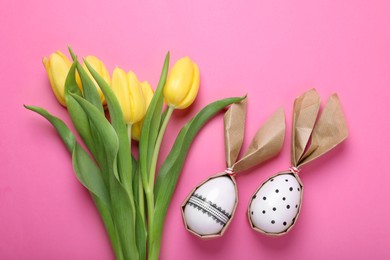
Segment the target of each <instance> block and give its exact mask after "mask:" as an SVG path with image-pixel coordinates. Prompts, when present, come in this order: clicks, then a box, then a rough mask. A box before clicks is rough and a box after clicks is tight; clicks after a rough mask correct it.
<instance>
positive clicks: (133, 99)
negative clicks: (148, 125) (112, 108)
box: [111, 68, 146, 125]
mask: <svg viewBox="0 0 390 260" xmlns="http://www.w3.org/2000/svg"><path fill="white" fill-rule="evenodd" d="M111 88H112V90H113V91H114V93H115V95H116V97H117V99H118V101H119V105H120V107H121V108H122V112H123V117H124V120H125V122H126V123H127V124H128V125H133V124H135V123H137V122H140V121H141V120H142V119H143V118H144V116H145V114H146V104H145V98H144V95H143V93H142V88H141V84H140V82H139V81H138V79H137V76H136V75H135V74H134V73H133V72H131V71H130V72H129V73H127V74H126V72H125V71H124V70H122V69H120V68H115V69H114V72H113V73H112V84H111Z"/></svg>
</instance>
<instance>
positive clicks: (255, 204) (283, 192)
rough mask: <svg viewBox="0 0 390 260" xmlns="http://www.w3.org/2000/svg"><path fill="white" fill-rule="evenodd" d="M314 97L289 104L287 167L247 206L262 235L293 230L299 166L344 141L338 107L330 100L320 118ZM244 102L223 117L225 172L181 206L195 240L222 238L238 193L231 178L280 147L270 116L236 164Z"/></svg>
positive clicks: (276, 118) (279, 121)
mask: <svg viewBox="0 0 390 260" xmlns="http://www.w3.org/2000/svg"><path fill="white" fill-rule="evenodd" d="M319 109H320V97H319V95H318V93H317V92H316V91H315V90H314V89H312V90H309V91H308V92H306V93H304V94H303V95H302V96H300V97H298V98H297V99H296V100H295V103H294V113H293V129H292V146H291V162H292V166H291V167H290V168H289V170H288V171H284V172H280V173H278V174H276V175H274V176H272V177H270V178H269V179H268V180H267V181H265V182H264V183H263V184H261V185H260V187H259V188H258V189H257V191H256V192H255V194H254V195H253V196H252V199H251V201H250V203H249V206H248V219H249V223H250V225H251V227H252V228H253V229H254V230H255V231H258V232H261V233H264V234H267V235H282V234H285V233H287V232H288V231H289V230H291V228H292V227H293V226H294V224H295V222H296V219H297V217H298V215H299V212H300V208H301V203H302V196H303V184H302V182H301V180H300V178H299V176H298V173H299V171H300V167H301V166H302V165H305V164H307V163H309V162H311V161H313V160H314V159H316V158H318V157H320V156H321V155H323V154H325V153H327V152H328V151H330V150H331V149H333V148H334V147H335V146H337V145H338V144H340V143H341V142H342V141H343V140H345V139H346V137H347V136H348V128H347V124H346V121H345V117H344V114H343V112H342V109H341V104H340V101H339V99H338V96H337V95H336V94H334V95H332V96H331V97H330V99H329V101H328V103H327V104H326V106H325V108H324V110H323V112H322V114H321V116H320V117H319V119H318V120H317V117H318V114H319ZM245 114H246V101H245V100H244V101H243V102H241V103H238V104H233V105H232V106H231V107H230V108H229V110H228V111H227V112H226V114H225V118H224V123H225V152H226V164H227V169H226V170H225V171H224V172H223V173H219V174H217V175H215V176H212V177H210V178H209V179H207V180H205V181H204V182H202V183H201V184H199V185H198V186H197V187H195V188H194V189H193V190H192V191H191V193H190V194H189V195H188V196H187V198H186V199H185V201H184V202H183V204H182V207H181V209H182V216H183V220H184V224H185V227H186V229H187V230H188V231H189V232H191V233H193V234H195V235H196V236H198V237H200V238H213V237H219V236H221V235H223V233H224V232H225V230H226V229H227V227H228V226H229V224H230V222H231V219H232V218H233V216H234V213H235V210H236V207H237V202H238V192H237V185H236V182H235V179H234V177H235V176H236V175H237V174H238V173H240V172H242V171H244V170H247V169H249V168H251V167H253V166H255V165H259V164H261V163H263V162H264V161H266V160H268V159H270V158H271V157H273V156H275V155H276V154H278V153H279V151H280V149H281V148H282V145H283V140H284V133H285V118H284V112H283V110H282V109H279V110H278V111H276V112H275V113H274V114H273V115H272V116H271V117H270V118H269V119H268V120H267V121H266V122H265V123H264V125H263V126H262V127H261V128H260V129H259V130H258V132H257V133H256V135H255V137H254V138H253V140H252V142H251V144H250V146H249V148H248V150H247V151H246V152H245V153H244V155H243V156H242V158H241V159H238V155H239V153H240V150H241V147H242V143H243V140H244V131H245Z"/></svg>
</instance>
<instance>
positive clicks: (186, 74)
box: [164, 57, 200, 109]
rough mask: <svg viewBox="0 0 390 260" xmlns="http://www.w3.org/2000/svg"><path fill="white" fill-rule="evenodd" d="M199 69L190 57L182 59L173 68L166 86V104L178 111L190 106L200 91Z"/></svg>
mask: <svg viewBox="0 0 390 260" xmlns="http://www.w3.org/2000/svg"><path fill="white" fill-rule="evenodd" d="M199 81H200V76H199V68H198V65H196V63H194V62H193V61H192V60H191V59H190V58H189V57H184V58H181V59H180V60H178V61H177V62H176V64H175V65H174V66H173V68H172V70H171V72H170V73H169V75H168V78H167V82H166V83H165V86H164V97H165V102H166V103H167V104H168V105H169V106H173V107H174V108H177V109H184V108H187V107H188V106H190V105H191V104H192V103H193V102H194V100H195V98H196V96H197V94H198V90H199Z"/></svg>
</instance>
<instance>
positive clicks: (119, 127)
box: [84, 60, 135, 218]
mask: <svg viewBox="0 0 390 260" xmlns="http://www.w3.org/2000/svg"><path fill="white" fill-rule="evenodd" d="M84 63H85V65H86V66H87V68H88V70H89V72H90V73H91V75H92V76H93V77H94V79H95V81H96V82H97V83H98V85H99V87H100V89H101V90H102V92H103V94H104V96H105V98H106V101H107V105H108V110H109V112H110V117H111V123H112V126H113V127H114V129H115V131H116V133H117V136H118V140H119V153H118V171H119V176H120V178H121V179H120V181H121V183H123V184H124V185H125V187H126V190H127V192H128V193H129V198H130V203H131V207H132V209H133V212H134V211H135V206H134V199H133V189H132V180H133V176H132V160H131V151H130V143H129V139H128V136H127V127H126V123H125V121H124V119H123V113H122V109H121V107H120V105H119V102H118V99H117V98H116V96H115V94H114V92H113V91H112V90H111V87H110V86H109V85H108V84H107V82H106V81H105V80H104V79H103V78H102V77H101V76H100V75H99V74H98V73H97V72H96V71H95V70H94V69H93V68H92V67H91V65H90V64H89V63H88V61H86V60H84ZM133 218H135V215H134V216H133Z"/></svg>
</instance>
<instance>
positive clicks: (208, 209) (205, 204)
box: [181, 101, 285, 238]
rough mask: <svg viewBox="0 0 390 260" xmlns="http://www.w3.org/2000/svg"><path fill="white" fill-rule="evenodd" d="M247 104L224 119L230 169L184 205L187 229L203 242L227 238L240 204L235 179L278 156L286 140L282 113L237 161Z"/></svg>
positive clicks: (193, 193) (236, 106)
mask: <svg viewBox="0 0 390 260" xmlns="http://www.w3.org/2000/svg"><path fill="white" fill-rule="evenodd" d="M245 114H246V101H244V102H241V103H239V104H233V105H232V106H231V107H230V108H229V110H228V111H227V112H226V114H225V117H224V125H225V151H226V163H227V166H228V168H227V169H226V170H225V172H223V173H219V174H217V175H215V176H212V177H210V178H208V179H207V180H205V181H204V182H202V183H201V184H199V185H198V186H197V187H195V188H194V189H193V190H192V191H191V193H190V194H189V195H188V196H187V198H186V199H185V200H184V202H183V204H182V207H181V209H182V216H183V220H184V225H185V227H186V229H187V230H188V231H189V232H191V233H192V234H194V235H196V236H198V237H201V238H214V237H219V236H221V235H223V234H224V232H225V231H226V229H227V227H228V226H229V224H230V222H231V220H232V218H233V216H234V213H235V210H236V208H237V203H238V191H237V184H236V181H235V176H236V175H237V174H238V173H239V172H241V171H244V170H247V169H249V168H251V167H253V166H255V165H258V164H260V163H262V162H264V161H266V160H268V159H270V158H271V157H273V156H275V155H276V154H278V153H279V151H280V149H281V147H282V145H283V140H284V132H285V119H284V112H283V110H282V109H279V110H278V111H277V112H275V113H274V114H273V115H272V116H271V117H270V118H269V119H268V120H267V121H266V123H265V124H264V125H263V126H262V127H261V128H260V129H259V130H258V132H257V133H256V135H255V137H254V139H253V140H252V143H251V144H250V146H249V148H248V151H247V152H246V153H245V154H244V155H243V156H242V158H241V159H240V160H238V161H237V157H238V154H239V152H240V149H241V146H242V142H243V139H244V127H245Z"/></svg>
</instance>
